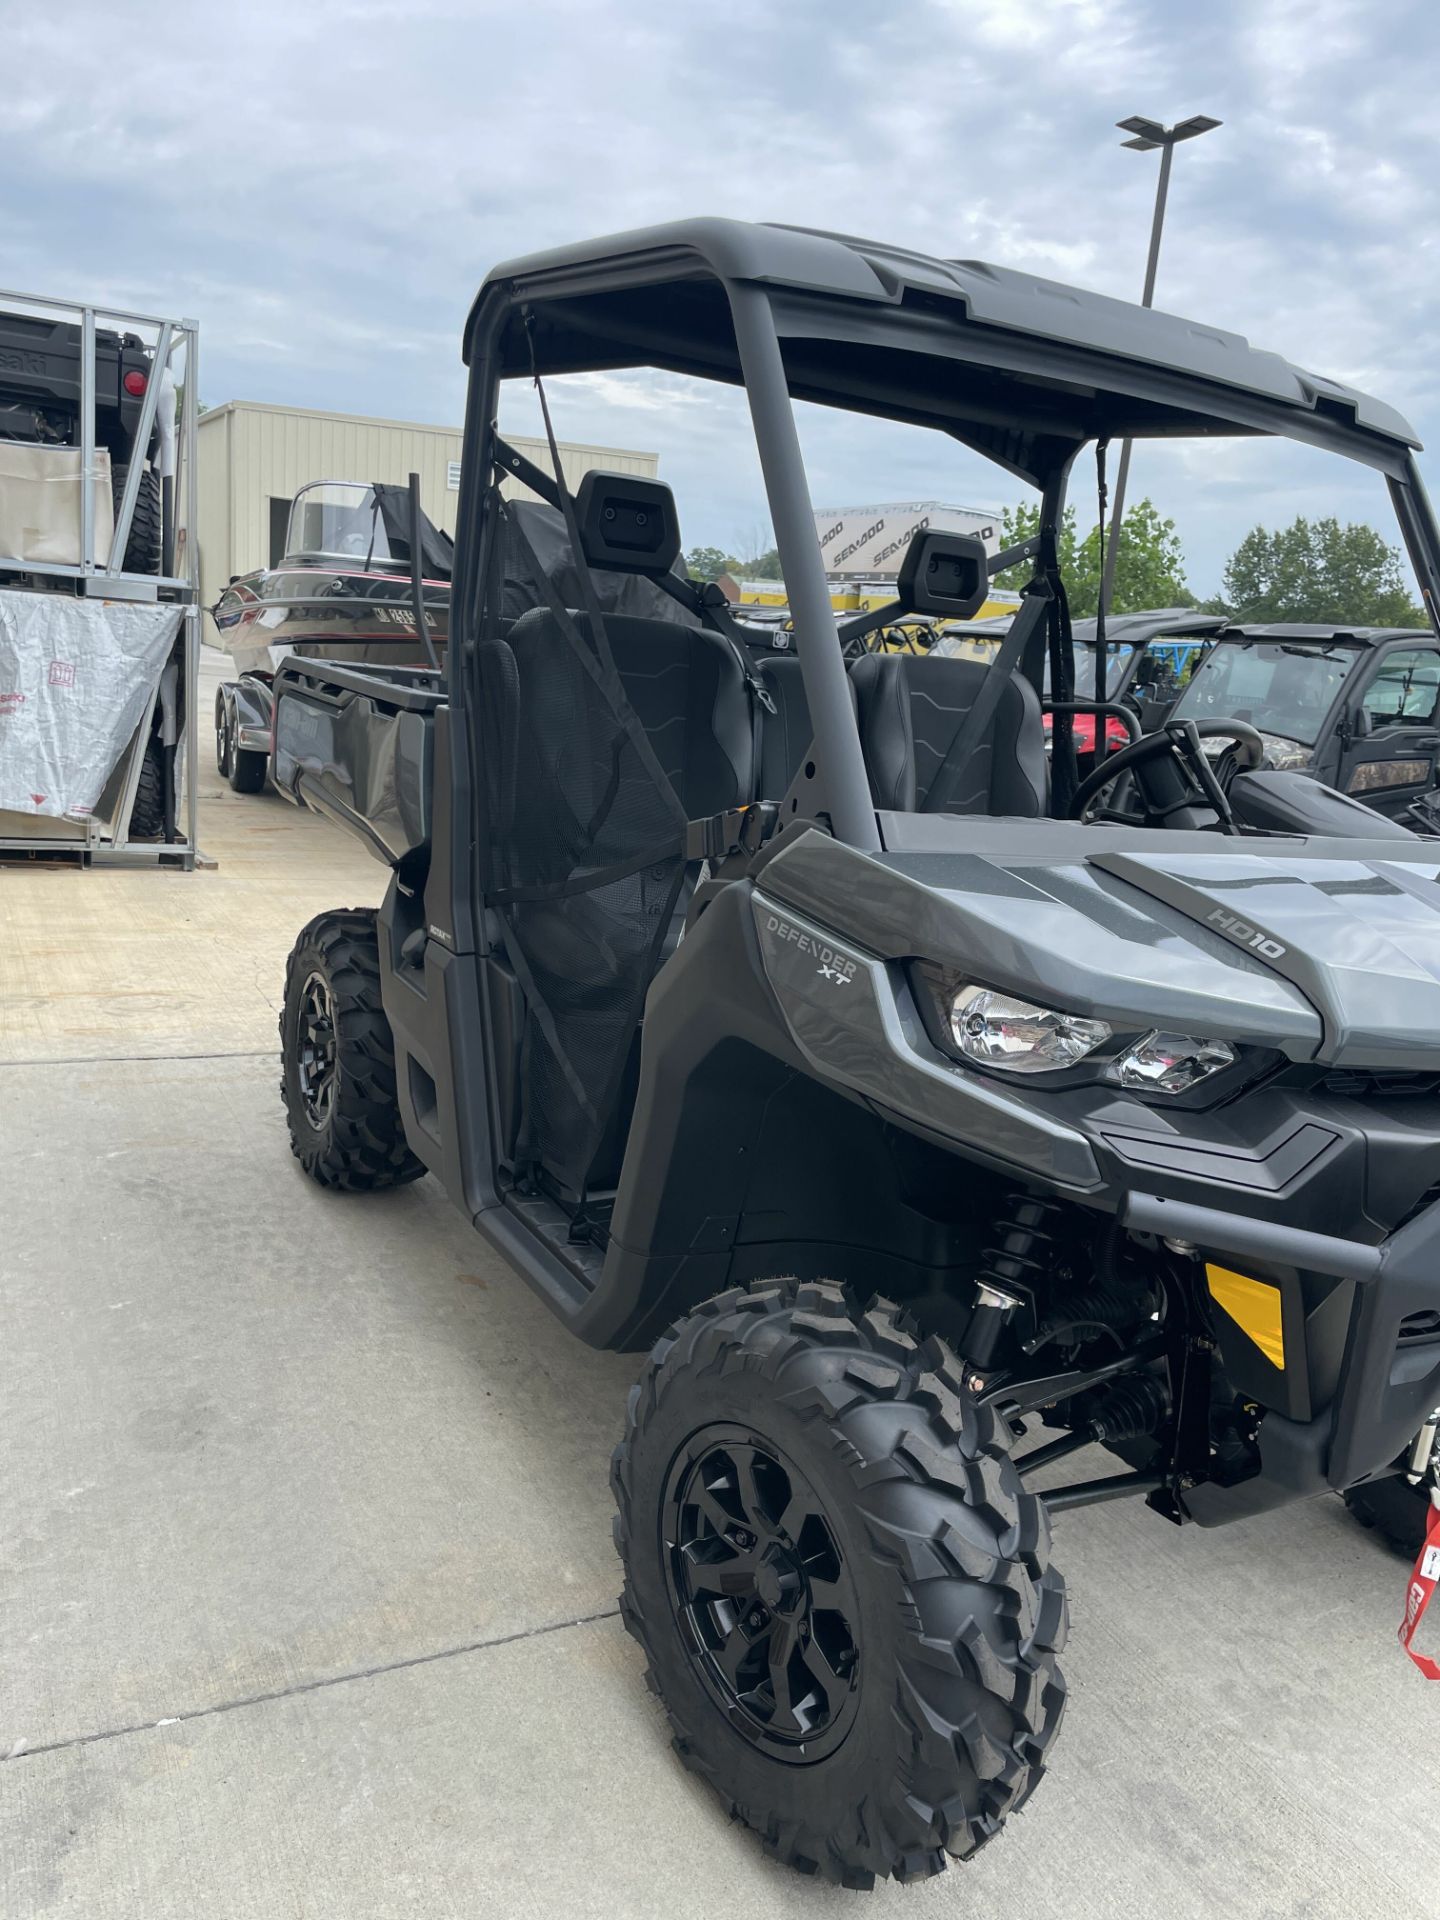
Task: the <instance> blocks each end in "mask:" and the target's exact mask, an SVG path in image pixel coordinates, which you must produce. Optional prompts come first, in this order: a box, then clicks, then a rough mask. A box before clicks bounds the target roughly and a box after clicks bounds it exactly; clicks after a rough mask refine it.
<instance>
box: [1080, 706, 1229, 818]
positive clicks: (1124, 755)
mask: <svg viewBox="0 0 1440 1920" xmlns="http://www.w3.org/2000/svg"><path fill="white" fill-rule="evenodd" d="M1172 726H1173V727H1174V728H1175V731H1174V732H1172V731H1171V727H1172ZM1182 728H1183V729H1184V732H1182V731H1181V729H1182ZM1192 730H1193V734H1194V737H1195V738H1196V739H1197V740H1210V739H1216V738H1219V739H1223V740H1233V741H1234V742H1235V747H1236V754H1235V766H1236V770H1237V771H1238V772H1241V773H1248V772H1250V771H1251V770H1252V769H1254V768H1255V767H1258V766H1259V765H1260V762H1261V761H1262V760H1263V758H1264V756H1265V742H1264V740H1263V739H1262V738H1261V736H1260V733H1259V732H1258V730H1257V729H1256V728H1254V727H1252V726H1251V725H1250V723H1249V722H1248V721H1246V720H1184V721H1180V722H1173V721H1172V722H1170V723H1169V724H1167V725H1166V726H1163V727H1160V728H1157V730H1156V731H1155V732H1154V733H1142V734H1141V736H1140V738H1139V739H1138V740H1132V741H1131V742H1130V744H1129V746H1126V747H1121V748H1120V749H1119V751H1118V752H1116V753H1111V754H1107V755H1106V756H1105V758H1104V759H1103V760H1102V761H1101V763H1100V765H1099V766H1098V767H1096V768H1095V769H1094V771H1093V772H1091V773H1088V774H1087V775H1086V776H1085V778H1084V779H1083V780H1082V781H1081V782H1080V785H1079V786H1078V787H1077V788H1076V790H1075V798H1074V799H1073V800H1072V801H1071V802H1070V818H1071V819H1072V820H1079V819H1081V818H1082V817H1083V815H1084V812H1085V809H1086V807H1088V806H1089V804H1090V802H1091V801H1092V800H1093V799H1094V798H1095V796H1096V794H1097V793H1099V792H1101V791H1102V789H1104V788H1105V787H1108V786H1109V784H1110V782H1111V781H1112V780H1115V779H1117V778H1118V777H1119V776H1120V775H1121V774H1122V773H1127V772H1130V771H1131V770H1132V769H1134V768H1135V767H1138V766H1141V765H1143V764H1144V763H1145V762H1146V761H1147V760H1154V759H1157V758H1158V757H1159V756H1160V755H1161V754H1165V753H1173V754H1175V755H1176V756H1177V758H1179V759H1181V760H1182V761H1183V760H1185V759H1187V758H1188V757H1189V756H1188V755H1187V753H1186V751H1185V745H1186V740H1185V735H1186V734H1187V733H1189V732H1191V731H1192ZM1206 771H1207V772H1208V771H1209V769H1208V768H1207V769H1206ZM1211 779H1212V780H1213V779H1214V775H1213V774H1212V775H1211ZM1201 785H1202V790H1203V787H1204V783H1203V781H1202V783H1201ZM1206 798H1207V799H1208V798H1209V795H1208V794H1207V795H1206Z"/></svg>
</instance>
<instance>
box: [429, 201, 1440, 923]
mask: <svg viewBox="0 0 1440 1920" xmlns="http://www.w3.org/2000/svg"><path fill="white" fill-rule="evenodd" d="M786 249H789V250H790V251H791V252H793V258H794V268H795V271H794V275H793V278H790V277H787V273H786V271H785V267H784V263H783V259H782V262H781V265H780V266H779V267H778V268H777V267H776V266H775V265H774V260H775V258H776V256H777V250H779V252H780V253H781V254H783V253H784V251H785V250H786ZM817 263H818V264H817ZM821 266H823V277H822V274H821V271H820V268H821ZM968 266H969V263H958V262H933V261H926V260H924V259H922V257H920V256H913V255H901V254H898V253H893V252H886V251H884V250H882V249H878V248H874V247H870V246H869V245H868V243H862V242H840V241H838V240H837V239H836V237H835V236H829V235H814V234H802V233H799V232H792V231H782V230H778V229H766V228H749V227H744V226H742V225H740V224H739V223H734V222H724V221H698V222H693V223H690V224H689V226H688V227H676V228H671V229H657V230H654V231H653V232H652V233H650V234H637V235H629V236H619V237H618V238H617V239H615V240H613V241H608V242H607V241H597V242H595V243H593V244H592V245H591V246H589V247H580V248H570V249H560V250H557V251H556V252H554V253H552V254H549V255H537V256H534V257H533V258H532V259H530V260H524V261H520V262H516V263H512V264H510V265H508V266H504V267H501V268H497V269H496V271H495V272H494V273H493V274H492V275H491V276H490V277H489V279H487V281H486V282H485V284H484V286H483V287H482V288H481V290H480V293H479V295H478V297H477V300H476V303H475V306H474V309H473V310H472V313H471V316H470V320H469V324H468V326H467V329H466V337H465V357H466V359H467V361H468V363H469V365H470V387H469V397H468V403H467V414H466V428H465V448H466V459H465V462H464V467H463V471H462V478H461V488H460V501H459V510H458V514H457V536H456V570H455V594H454V602H453V608H452V625H451V660H452V663H453V666H452V674H451V682H452V684H451V701H452V705H453V707H454V709H455V712H456V717H457V720H458V721H459V722H460V724H458V725H457V726H456V727H455V728H454V730H453V731H454V738H453V739H452V743H451V755H452V770H453V772H454V774H455V777H456V780H457V792H458V791H459V790H460V789H461V788H463V790H464V791H465V792H467V793H468V792H469V791H470V790H471V787H472V776H471V773H470V772H468V771H467V769H466V767H465V765H464V760H465V758H466V756H467V755H468V750H469V745H470V741H471V740H472V739H473V737H474V734H473V728H472V727H471V726H470V724H469V722H468V720H467V719H465V718H463V716H465V715H466V714H467V709H468V708H469V707H470V705H471V704H472V692H473V689H472V686H471V674H472V672H473V654H474V640H475V635H476V633H477V631H478V627H477V622H478V615H479V594H480V583H481V582H482V581H483V580H484V579H485V577H486V572H487V568H488V564H489V560H490V553H489V542H490V541H492V540H493V539H494V537H495V525H494V519H495V517H494V516H491V517H490V519H489V520H488V521H485V519H484V516H483V514H482V502H483V500H484V498H485V495H486V492H487V490H488V488H489V486H490V483H491V476H492V473H493V472H494V471H495V470H496V468H497V463H499V464H500V465H502V466H504V467H506V468H507V470H508V465H509V463H506V462H505V461H504V454H505V453H508V452H509V449H508V448H505V447H504V443H503V442H502V441H500V439H499V434H498V427H497V418H496V416H497V412H498V400H499V388H500V383H501V381H502V380H503V379H505V378H508V377H517V376H526V375H530V374H532V373H538V374H539V375H541V376H544V375H549V374H560V373H567V372H581V371H595V370H601V369H606V370H614V369H621V368H630V367H640V366H646V367H654V368H657V369H659V370H666V371H674V372H679V373H685V374H691V375H698V376H701V377H707V378H711V379H716V380H719V381H722V382H726V383H728V384H732V385H739V386H743V387H744V389H745V391H746V395H747V398H748V401H749V406H750V413H751V420H752V425H753V428H754V432H755V438H756V444H757V449H758V452H759V456H760V463H761V469H762V473H763V476H764V480H765V486H766V492H767V496H768V501H769V506H770V512H771V519H772V524H773V526H774V530H775V536H776V543H777V546H778V548H779V552H780V556H781V564H782V567H783V570H784V575H785V580H786V586H787V592H788V596H789V601H790V606H791V610H792V614H793V621H794V629H795V636H796V652H797V655H798V658H799V661H800V666H801V671H802V674H803V678H804V685H805V693H806V697H807V700H808V702H809V707H810V714H811V719H812V723H813V726H814V731H815V762H816V772H815V775H814V778H813V782H812V784H811V788H810V791H809V793H808V794H807V805H806V807H805V813H806V814H807V815H810V816H815V815H823V816H824V817H825V819H826V821H827V823H828V825H829V827H830V829H831V831H832V832H833V833H834V834H835V835H836V836H837V837H838V838H840V839H842V840H844V841H845V842H847V843H848V844H849V845H851V846H853V847H856V848H859V849H862V850H872V851H873V850H877V849H878V848H879V847H880V845H881V840H880V829H879V825H878V823H877V818H876V811H875V807H874V804H873V801H872V799H871V795H870V789H869V781H868V777H867V773H866V769H865V763H864V759H863V755H862V752H861V746H860V737H859V732H858V728H857V724H856V719H855V713H854V708H853V705H852V702H851V697H850V691H849V687H848V683H847V680H846V669H845V662H844V658H843V655H842V651H841V648H840V646H839V645H838V644H837V640H836V628H835V622H834V617H833V613H832V609H831V605H830V595H829V589H828V585H827V583H826V578H825V573H824V566H823V560H822V556H821V552H820V547H819V544H818V541H817V538H816V535H815V529H814V520H813V514H812V510H811V503H810V496H809V490H808V486H807V483H806V476H805V468H804V460H803V455H802V452H801V447H800V441H799V435H798V432H797V428H796V422H795V418H794V412H793V406H792V402H793V401H794V400H797V399H799V400H808V401H812V402H816V403H819V404H824V405H830V406H836V407H840V408H843V409H845V410H848V411H856V412H865V413H871V414H875V415H878V416H881V417H884V418H887V419H894V420H897V421H903V422H908V423H911V424H915V425H921V426H926V427H930V428H932V429H936V430H938V431H941V432H944V433H948V434H950V435H951V436H952V437H954V438H956V439H958V440H960V441H961V442H962V443H963V444H965V445H967V446H969V447H970V448H972V449H973V450H974V451H977V452H981V453H983V454H985V455H986V456H987V457H988V458H990V459H992V460H994V461H995V462H996V463H997V464H999V465H1001V466H1002V467H1004V468H1006V469H1007V470H1008V471H1009V472H1011V473H1013V474H1015V475H1016V476H1018V477H1020V478H1023V479H1025V480H1027V481H1028V482H1030V483H1031V484H1033V485H1035V486H1036V487H1038V489H1039V491H1040V495H1041V534H1040V543H1041V546H1042V548H1043V546H1044V545H1045V543H1046V540H1047V537H1048V539H1049V540H1051V541H1053V540H1054V538H1055V536H1056V533H1057V531H1058V528H1059V525H1060V519H1061V515H1062V514H1063V510H1064V504H1065V493H1066V484H1067V479H1068V474H1069V470H1070V467H1071V465H1072V463H1073V461H1074V459H1075V458H1076V456H1077V454H1078V453H1079V452H1080V451H1081V449H1082V448H1083V447H1084V446H1085V445H1086V444H1087V443H1088V442H1089V441H1091V440H1104V439H1121V438H1125V437H1131V438H1171V437H1195V436H1206V435H1246V436H1249V435H1258V436H1272V437H1278V438H1287V439H1293V440H1298V441H1302V442H1305V443H1308V444H1310V445H1314V446H1317V447H1320V448H1322V449H1325V450H1328V451H1331V452H1335V453H1338V454H1340V455H1342V456H1344V457H1346V458H1349V459H1352V460H1357V461H1360V462H1361V463H1362V464H1364V465H1368V466H1370V467H1373V468H1375V469H1376V470H1377V471H1379V472H1380V473H1382V474H1383V475H1384V477H1385V480H1386V483H1387V486H1388V488H1389V492H1390V496H1391V501H1392V504H1393V507H1394V510H1395V513H1396V517H1397V520H1398V522H1399V526H1400V529H1401V534H1402V537H1403V539H1404V542H1405V546H1406V549H1407V552H1408V554H1409V557H1410V560H1411V564H1412V566H1413V568H1414V571H1415V574H1416V577H1417V580H1418V582H1419V584H1420V588H1421V592H1422V596H1423V599H1424V602H1425V605H1426V609H1427V612H1428V613H1429V616H1430V620H1431V624H1432V626H1433V627H1434V628H1435V630H1436V632H1437V634H1440V532H1437V528H1436V523H1435V519H1434V515H1433V512H1432V510H1431V507H1430V504H1429V501H1428V499H1427V497H1426V494H1425V489H1424V485H1423V482H1422V480H1421V477H1420V474H1419V470H1418V467H1417V466H1416V462H1415V458H1414V453H1413V450H1412V448H1413V445H1414V441H1413V436H1410V435H1409V430H1408V429H1407V428H1406V427H1405V426H1404V423H1403V422H1402V421H1399V420H1398V417H1395V416H1391V419H1392V420H1393V421H1394V424H1393V426H1388V427H1387V426H1386V425H1385V424H1383V423H1382V424H1379V425H1376V424H1373V423H1371V422H1367V421H1366V420H1365V419H1363V418H1362V413H1363V412H1364V411H1365V410H1367V409H1368V411H1369V412H1370V414H1372V415H1374V414H1375V413H1377V412H1381V413H1383V412H1384V411H1385V410H1383V409H1377V408H1375V407H1374V405H1373V404H1371V403H1367V402H1365V399H1364V396H1363V395H1355V394H1351V393H1350V392H1349V390H1347V389H1344V388H1338V387H1333V386H1331V384H1330V383H1327V382H1323V381H1319V380H1316V379H1314V377H1313V376H1308V375H1304V374H1302V373H1300V371H1299V370H1298V369H1292V368H1287V367H1286V365H1285V363H1284V362H1282V361H1278V360H1277V359H1276V358H1275V357H1274V356H1271V355H1264V354H1254V353H1251V350H1250V349H1249V348H1248V347H1247V346H1246V345H1245V343H1244V342H1243V341H1239V340H1237V339H1236V337H1235V336H1225V335H1219V334H1216V333H1213V332H1210V331H1207V330H1204V329H1199V328H1191V329H1188V332H1181V331H1180V330H1181V329H1183V328H1184V323H1181V322H1177V321H1175V320H1173V319H1172V318H1171V317H1170V316H1167V315H1153V314H1152V315H1146V314H1145V313H1144V310H1142V309H1136V308H1130V307H1126V306H1124V305H1123V304H1122V303H1119V302H1111V301H1104V300H1101V299H1100V298H1099V297H1098V296H1088V295H1076V294H1071V296H1070V297H1071V298H1072V299H1073V300H1074V301H1075V303H1076V308H1077V313H1078V314H1079V315H1080V317H1081V321H1083V322H1084V324H1081V323H1079V322H1077V325H1076V334H1077V336H1079V337H1076V338H1065V337H1063V336H1061V335H1057V334H1056V333H1055V332H1053V331H1045V330H1044V329H1043V327H1037V328H1036V329H1035V330H1033V331H1032V330H1025V329H1023V328H1021V327H1010V326H1002V325H995V324H987V323H986V322H985V321H984V320H983V319H981V320H976V319H975V318H973V317H972V314H971V312H970V310H969V308H968V307H967V304H966V301H965V299H964V298H963V297H961V296H960V295H958V294H954V293H951V292H950V290H949V289H946V288H944V287H943V284H942V286H941V288H940V290H938V291H937V290H935V288H934V287H933V286H932V285H931V284H930V283H932V282H937V281H938V282H942V283H943V279H944V274H945V272H946V271H948V270H949V269H952V268H955V269H958V268H960V267H967V268H968ZM801 269H804V270H805V271H809V272H811V274H812V283H811V284H806V283H805V272H804V271H801ZM970 271H971V272H972V273H973V274H981V273H989V274H990V275H991V277H992V278H998V277H999V276H996V274H995V271H994V270H991V269H979V268H973V269H970ZM954 277H958V275H957V276H954ZM1017 284H1019V283H1018V282H1017ZM1030 288H1035V289H1038V290H1039V291H1040V292H1041V293H1042V294H1043V293H1054V294H1061V295H1063V294H1067V293H1069V292H1070V290H1067V289H1063V288H1052V287H1050V286H1049V285H1048V283H1044V282H1033V283H1031V282H1026V283H1024V285H1023V288H1022V291H1024V290H1028V289H1030ZM1091 309H1094V310H1096V311H1098V312H1099V314H1100V322H1099V328H1098V330H1099V331H1101V332H1103V330H1104V329H1106V328H1108V329H1109V330H1110V333H1111V334H1112V335H1113V344H1111V342H1110V340H1109V339H1107V340H1106V341H1105V344H1103V345H1100V344H1096V343H1095V336H1096V333H1097V323H1096V321H1095V319H1094V318H1093V317H1092V316H1091ZM1147 329H1149V330H1151V331H1152V332H1153V333H1154V339H1153V340H1152V339H1151V337H1150V333H1147ZM1127 331H1128V334H1129V335H1131V336H1133V337H1127ZM1087 333H1088V334H1089V335H1090V338H1089V339H1088V340H1087V339H1086V338H1085V337H1084V336H1085V335H1086V334H1087ZM1176 342H1178V349H1177V348H1176V347H1175V345H1174V343H1176ZM1217 342H1218V343H1219V346H1220V347H1221V348H1223V349H1225V350H1227V351H1233V350H1234V349H1238V350H1239V352H1238V353H1237V354H1236V361H1237V365H1238V366H1239V367H1240V368H1241V370H1242V371H1243V370H1248V372H1249V380H1248V383H1247V382H1243V381H1240V380H1238V379H1237V380H1233V381H1231V380H1226V379H1224V378H1221V377H1217V375H1216V374H1215V373H1214V372H1212V371H1211V370H1210V366H1211V362H1212V361H1214V360H1215V358H1216V343H1217ZM1157 343H1158V344H1159V345H1160V346H1165V345H1167V344H1168V345H1170V346H1171V348H1172V352H1174V353H1175V354H1176V355H1177V358H1183V356H1185V355H1186V353H1187V352H1188V358H1189V364H1178V363H1177V364H1166V363H1165V362H1164V356H1163V353H1157V352H1156V345H1157ZM1192 348H1193V350H1192ZM1147 354H1149V356H1150V357H1146V356H1147ZM1242 354H1243V355H1244V356H1248V357H1247V358H1244V359H1241V357H1240V356H1241V355H1242ZM1220 358H1221V359H1222V360H1223V354H1221V355H1220ZM957 373H959V374H960V379H959V380H957V378H956V375H957ZM1267 388H1268V390H1267ZM1282 394H1288V395H1289V396H1290V397H1288V398H1285V397H1280V396H1281V395H1282ZM502 449H503V452H502ZM1027 614H1028V615H1029V616H1030V617H1029V618H1027V617H1026V616H1027ZM1041 614H1042V609H1041V608H1040V607H1038V606H1036V607H1034V608H1033V610H1032V608H1031V607H1030V605H1028V604H1027V606H1026V607H1025V608H1024V609H1022V613H1021V615H1020V616H1019V617H1018V618H1017V620H1016V622H1015V625H1014V627H1013V628H1012V631H1011V634H1010V636H1009V637H1008V640H1007V643H1006V645H1005V647H1004V648H1003V649H1002V652H1003V654H1004V656H1005V662H1004V663H1005V664H1006V665H1007V666H1010V665H1015V666H1018V667H1019V669H1020V670H1021V671H1023V672H1024V673H1025V674H1026V676H1027V678H1029V679H1030V680H1031V682H1032V684H1033V685H1035V687H1036V689H1037V692H1038V691H1039V690H1040V687H1041V678H1042V675H1043V667H1044V644H1045V635H1044V622H1043V619H1042V618H1041ZM462 743H463V744H462ZM462 840H468V836H467V835H457V836H456V848H455V852H456V854H457V855H458V853H459V850H460V843H461V841H462ZM454 877H455V878H456V880H459V879H460V877H461V876H460V874H459V873H458V872H457V873H456V874H455V876H454ZM470 878H473V876H467V879H470ZM452 897H454V898H455V899H456V902H457V907H458V904H459V900H460V898H462V897H468V899H469V900H470V901H471V902H472V904H478V898H479V895H478V889H477V888H476V887H474V886H473V885H470V884H466V885H463V886H462V887H461V889H460V890H459V892H458V893H457V894H455V895H454V896H452ZM456 917H457V918H459V917H460V916H459V914H458V913H457V916H456ZM478 932H479V929H478V927H476V928H475V929H474V933H475V934H476V935H478ZM454 933H455V935H456V936H457V937H462V936H461V933H460V929H459V928H458V927H457V928H455V929H454Z"/></svg>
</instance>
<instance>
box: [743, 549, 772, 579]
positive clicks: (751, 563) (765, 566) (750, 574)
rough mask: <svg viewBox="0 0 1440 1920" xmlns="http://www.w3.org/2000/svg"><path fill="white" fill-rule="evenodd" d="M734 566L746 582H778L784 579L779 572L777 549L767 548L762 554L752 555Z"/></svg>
mask: <svg viewBox="0 0 1440 1920" xmlns="http://www.w3.org/2000/svg"><path fill="white" fill-rule="evenodd" d="M736 564H737V565H738V566H739V568H740V571H741V572H742V573H743V574H744V576H745V578H746V579H747V580H779V579H782V578H783V577H784V576H783V575H782V574H781V572H780V549H779V548H778V547H768V548H767V549H766V550H765V552H764V553H756V554H752V555H751V557H750V558H749V559H748V560H740V561H737V562H736Z"/></svg>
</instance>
